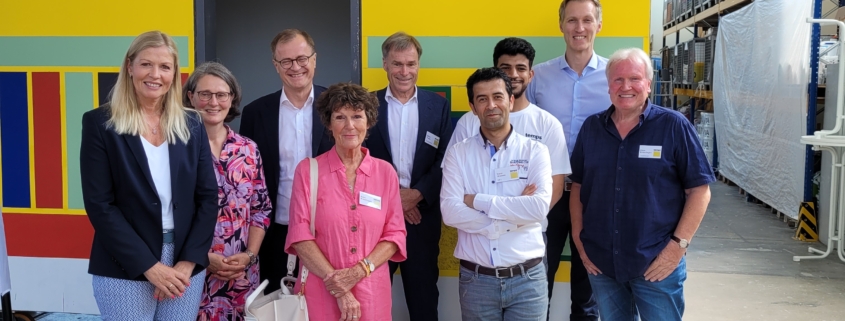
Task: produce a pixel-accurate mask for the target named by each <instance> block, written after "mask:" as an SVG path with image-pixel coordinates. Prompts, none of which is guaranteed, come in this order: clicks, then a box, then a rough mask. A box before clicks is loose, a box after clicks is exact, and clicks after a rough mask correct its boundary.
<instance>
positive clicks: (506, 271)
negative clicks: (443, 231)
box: [461, 257, 543, 279]
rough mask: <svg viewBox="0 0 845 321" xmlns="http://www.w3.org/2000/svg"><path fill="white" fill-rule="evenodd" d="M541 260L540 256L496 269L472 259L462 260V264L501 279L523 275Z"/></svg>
mask: <svg viewBox="0 0 845 321" xmlns="http://www.w3.org/2000/svg"><path fill="white" fill-rule="evenodd" d="M541 262H543V258H542V257H538V258H533V259H530V260H528V261H525V262H522V263H519V264H517V265H514V266H509V267H503V268H495V269H494V268H489V267H485V266H481V265H478V264H475V263H472V262H470V261H465V260H461V266H463V267H465V268H467V269H470V270H473V271H477V272H478V274H484V275H490V276H495V277H497V278H500V279H507V278H512V277H514V276H517V275H522V274H523V273H524V272H525V270H528V269H530V268H533V267H535V266H537V264H540V263H541Z"/></svg>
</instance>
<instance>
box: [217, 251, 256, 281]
mask: <svg viewBox="0 0 845 321" xmlns="http://www.w3.org/2000/svg"><path fill="white" fill-rule="evenodd" d="M244 255H246V254H244ZM234 256H235V255H233V256H231V257H228V258H227V257H223V256H222V255H220V254H216V253H208V262H209V264H208V272H209V273H211V277H213V278H215V279H218V280H222V281H229V280H234V279H237V278H240V277H243V275H244V274H245V273H244V269H245V268H246V266H245V265H241V264H239V263H240V262H239V261H240V260H239V259H238V258H235V259H234V260H233V259H232V257H234ZM247 260H249V256H247Z"/></svg>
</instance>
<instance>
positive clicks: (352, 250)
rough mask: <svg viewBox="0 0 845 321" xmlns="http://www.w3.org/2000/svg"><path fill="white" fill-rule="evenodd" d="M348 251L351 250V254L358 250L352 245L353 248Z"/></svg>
mask: <svg viewBox="0 0 845 321" xmlns="http://www.w3.org/2000/svg"><path fill="white" fill-rule="evenodd" d="M349 251H350V252H352V254H355V252H358V249H356V248H354V247H353V248H352V249H351V250H349Z"/></svg>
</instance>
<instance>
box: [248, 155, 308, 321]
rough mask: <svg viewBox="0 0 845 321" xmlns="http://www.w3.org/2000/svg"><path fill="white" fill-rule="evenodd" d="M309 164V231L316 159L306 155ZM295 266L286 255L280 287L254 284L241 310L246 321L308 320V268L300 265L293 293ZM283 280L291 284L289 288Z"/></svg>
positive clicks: (264, 282) (265, 281) (264, 283)
mask: <svg viewBox="0 0 845 321" xmlns="http://www.w3.org/2000/svg"><path fill="white" fill-rule="evenodd" d="M309 160H310V163H311V234H315V233H314V217H315V215H316V213H317V160H316V159H314V158H309ZM295 266H296V255H288V266H287V268H288V275H287V276H286V277H284V278H282V286H281V289H278V290H276V291H273V293H270V294H268V295H264V288H266V287H267V284H268V282H269V281H268V280H264V281H263V282H261V284H260V285H258V288H256V289H255V291H254V292H252V294H250V295H249V296H248V297H247V298H246V309H244V310H245V311H244V313H245V319H246V321H308V305H307V304H306V303H305V279H306V278H307V277H308V269H306V268H305V265H304V264H303V265H302V271H301V272H300V278H301V281H300V283H301V285H300V287H299V293H296V294H292V293H293V284H294V283H295V282H296V278H295V277H293V269H294V267H295ZM285 283H288V284H291V285H290V287H288V285H286V284H285Z"/></svg>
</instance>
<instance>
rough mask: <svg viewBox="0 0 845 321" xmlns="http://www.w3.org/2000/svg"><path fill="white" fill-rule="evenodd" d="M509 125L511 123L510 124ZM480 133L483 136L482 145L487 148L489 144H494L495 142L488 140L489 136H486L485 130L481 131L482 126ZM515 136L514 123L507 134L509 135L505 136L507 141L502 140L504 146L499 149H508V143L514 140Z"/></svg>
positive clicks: (479, 129)
mask: <svg viewBox="0 0 845 321" xmlns="http://www.w3.org/2000/svg"><path fill="white" fill-rule="evenodd" d="M509 125H510V124H509ZM478 134H479V135H480V136H481V145H482V146H484V147H485V148H487V147H488V146H492V145H493V143H491V142H490V140H488V139H487V137H486V136H484V132H483V131H481V127H479V128H478ZM514 138H515V137H514V135H513V125H511V130H510V131H509V132H508V135H507V136H505V141H504V142H502V148H500V149H499V150H501V149H508V145H509V144H510V143H511V142H512V139H514Z"/></svg>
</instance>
